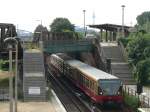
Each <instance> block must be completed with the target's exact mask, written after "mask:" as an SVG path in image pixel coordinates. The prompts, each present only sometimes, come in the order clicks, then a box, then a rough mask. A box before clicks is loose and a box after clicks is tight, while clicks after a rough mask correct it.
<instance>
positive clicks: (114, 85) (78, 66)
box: [50, 54, 123, 104]
mask: <svg viewBox="0 0 150 112" xmlns="http://www.w3.org/2000/svg"><path fill="white" fill-rule="evenodd" d="M50 64H51V65H52V66H53V67H55V68H56V69H57V70H58V71H59V72H61V74H63V75H65V76H66V77H67V78H68V79H69V80H71V81H72V82H73V83H74V84H75V85H76V86H77V87H78V88H80V89H81V90H82V91H83V92H84V93H85V94H86V95H88V96H89V97H90V98H91V99H92V100H93V101H94V102H95V103H100V104H104V103H107V102H115V103H119V104H122V103H123V96H122V82H121V80H120V79H119V78H117V77H116V76H114V75H111V74H109V73H106V72H103V71H101V70H99V69H97V68H94V67H92V66H90V65H88V64H85V63H83V62H81V61H79V60H76V59H72V58H70V57H68V56H67V55H64V54H57V55H56V54H52V55H51V56H50Z"/></svg>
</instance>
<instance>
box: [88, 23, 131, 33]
mask: <svg viewBox="0 0 150 112" xmlns="http://www.w3.org/2000/svg"><path fill="white" fill-rule="evenodd" d="M88 26H89V27H91V28H97V29H104V30H108V31H117V30H118V29H121V28H122V25H116V24H98V25H88ZM129 28H131V27H130V26H124V29H125V30H129Z"/></svg>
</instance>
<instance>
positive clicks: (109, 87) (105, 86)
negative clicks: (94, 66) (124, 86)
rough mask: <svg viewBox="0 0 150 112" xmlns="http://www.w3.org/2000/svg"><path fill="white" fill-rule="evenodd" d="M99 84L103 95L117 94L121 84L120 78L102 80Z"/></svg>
mask: <svg viewBox="0 0 150 112" xmlns="http://www.w3.org/2000/svg"><path fill="white" fill-rule="evenodd" d="M99 86H100V88H101V90H102V93H103V95H116V94H117V92H118V90H119V88H120V86H121V81H120V80H100V82H99Z"/></svg>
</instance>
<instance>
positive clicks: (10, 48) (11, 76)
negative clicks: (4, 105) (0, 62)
mask: <svg viewBox="0 0 150 112" xmlns="http://www.w3.org/2000/svg"><path fill="white" fill-rule="evenodd" d="M8 48H9V73H10V76H9V99H10V112H13V72H12V45H9V46H8Z"/></svg>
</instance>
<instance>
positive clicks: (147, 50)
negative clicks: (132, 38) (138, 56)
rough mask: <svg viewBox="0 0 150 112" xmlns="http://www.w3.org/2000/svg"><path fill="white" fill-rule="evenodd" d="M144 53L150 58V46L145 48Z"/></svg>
mask: <svg viewBox="0 0 150 112" xmlns="http://www.w3.org/2000/svg"><path fill="white" fill-rule="evenodd" d="M143 55H144V57H145V58H150V46H149V47H146V48H145V49H144V54H143Z"/></svg>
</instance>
